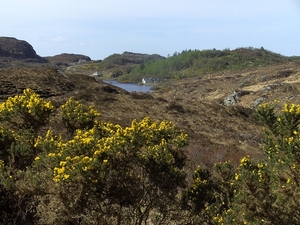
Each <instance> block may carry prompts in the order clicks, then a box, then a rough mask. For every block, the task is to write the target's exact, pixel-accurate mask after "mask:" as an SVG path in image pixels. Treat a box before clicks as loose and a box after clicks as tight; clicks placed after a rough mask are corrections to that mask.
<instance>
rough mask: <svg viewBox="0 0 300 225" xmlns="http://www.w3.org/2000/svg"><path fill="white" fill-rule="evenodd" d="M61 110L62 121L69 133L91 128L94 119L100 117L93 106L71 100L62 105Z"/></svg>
mask: <svg viewBox="0 0 300 225" xmlns="http://www.w3.org/2000/svg"><path fill="white" fill-rule="evenodd" d="M61 110H62V119H63V121H64V123H65V125H66V126H67V127H68V128H69V129H70V130H71V131H74V130H76V129H84V128H91V127H93V125H94V121H95V118H96V117H99V116H100V113H99V112H97V111H96V110H95V109H94V107H93V106H86V105H84V104H82V103H81V102H80V101H75V100H73V98H70V99H69V100H68V101H67V102H66V103H65V104H64V105H62V106H61Z"/></svg>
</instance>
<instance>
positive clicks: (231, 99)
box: [224, 91, 239, 106]
mask: <svg viewBox="0 0 300 225" xmlns="http://www.w3.org/2000/svg"><path fill="white" fill-rule="evenodd" d="M238 97H239V96H238V93H237V92H236V91H233V92H232V93H230V94H229V95H228V96H227V97H226V98H225V99H224V105H226V106H231V105H235V104H237V103H238Z"/></svg>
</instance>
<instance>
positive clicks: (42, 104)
mask: <svg viewBox="0 0 300 225" xmlns="http://www.w3.org/2000/svg"><path fill="white" fill-rule="evenodd" d="M53 111H54V106H53V105H52V104H51V102H47V101H45V100H44V99H42V98H41V97H40V96H39V95H38V94H36V93H35V92H34V91H32V90H31V89H29V88H27V89H25V90H24V91H23V94H22V95H16V96H14V97H9V98H8V99H7V100H6V101H5V102H4V103H2V104H0V119H1V121H9V122H11V123H13V124H15V125H17V126H18V127H20V126H25V127H33V128H35V127H36V126H41V125H43V124H45V123H46V122H47V120H48V118H49V116H50V115H51V113H53Z"/></svg>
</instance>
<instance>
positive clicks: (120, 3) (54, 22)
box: [0, 0, 300, 60]
mask: <svg viewBox="0 0 300 225" xmlns="http://www.w3.org/2000/svg"><path fill="white" fill-rule="evenodd" d="M1 36H3V37H15V38H17V39H19V40H25V41H27V42H28V43H29V44H31V45H32V46H33V48H34V49H35V51H36V53H37V54H38V55H40V56H54V55H58V54H61V53H74V54H83V55H87V56H89V57H90V58H91V59H93V60H101V59H104V58H106V57H108V56H109V55H111V54H114V53H118V54H121V53H123V52H124V51H129V52H135V53H146V54H159V55H162V56H168V55H173V53H174V52H181V51H182V50H189V49H192V50H194V49H198V50H204V49H213V48H215V49H219V50H223V49H225V48H227V49H228V48H229V49H231V50H233V49H236V48H240V47H254V48H260V47H264V48H265V49H267V50H270V51H272V52H276V53H279V54H282V55H285V56H294V55H296V56H300V0H251V1H249V0H247V1H246V0H147V1H146V0H105V1H104V0H26V1H24V0H0V37H1Z"/></svg>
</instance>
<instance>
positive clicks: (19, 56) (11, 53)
mask: <svg viewBox="0 0 300 225" xmlns="http://www.w3.org/2000/svg"><path fill="white" fill-rule="evenodd" d="M15 60H22V61H25V62H40V63H46V62H47V60H46V59H44V58H42V57H40V56H39V55H37V54H36V52H35V50H34V49H33V47H32V46H31V45H30V44H29V43H28V42H26V41H23V40H18V39H16V38H13V37H0V62H1V61H2V62H10V61H15Z"/></svg>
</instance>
